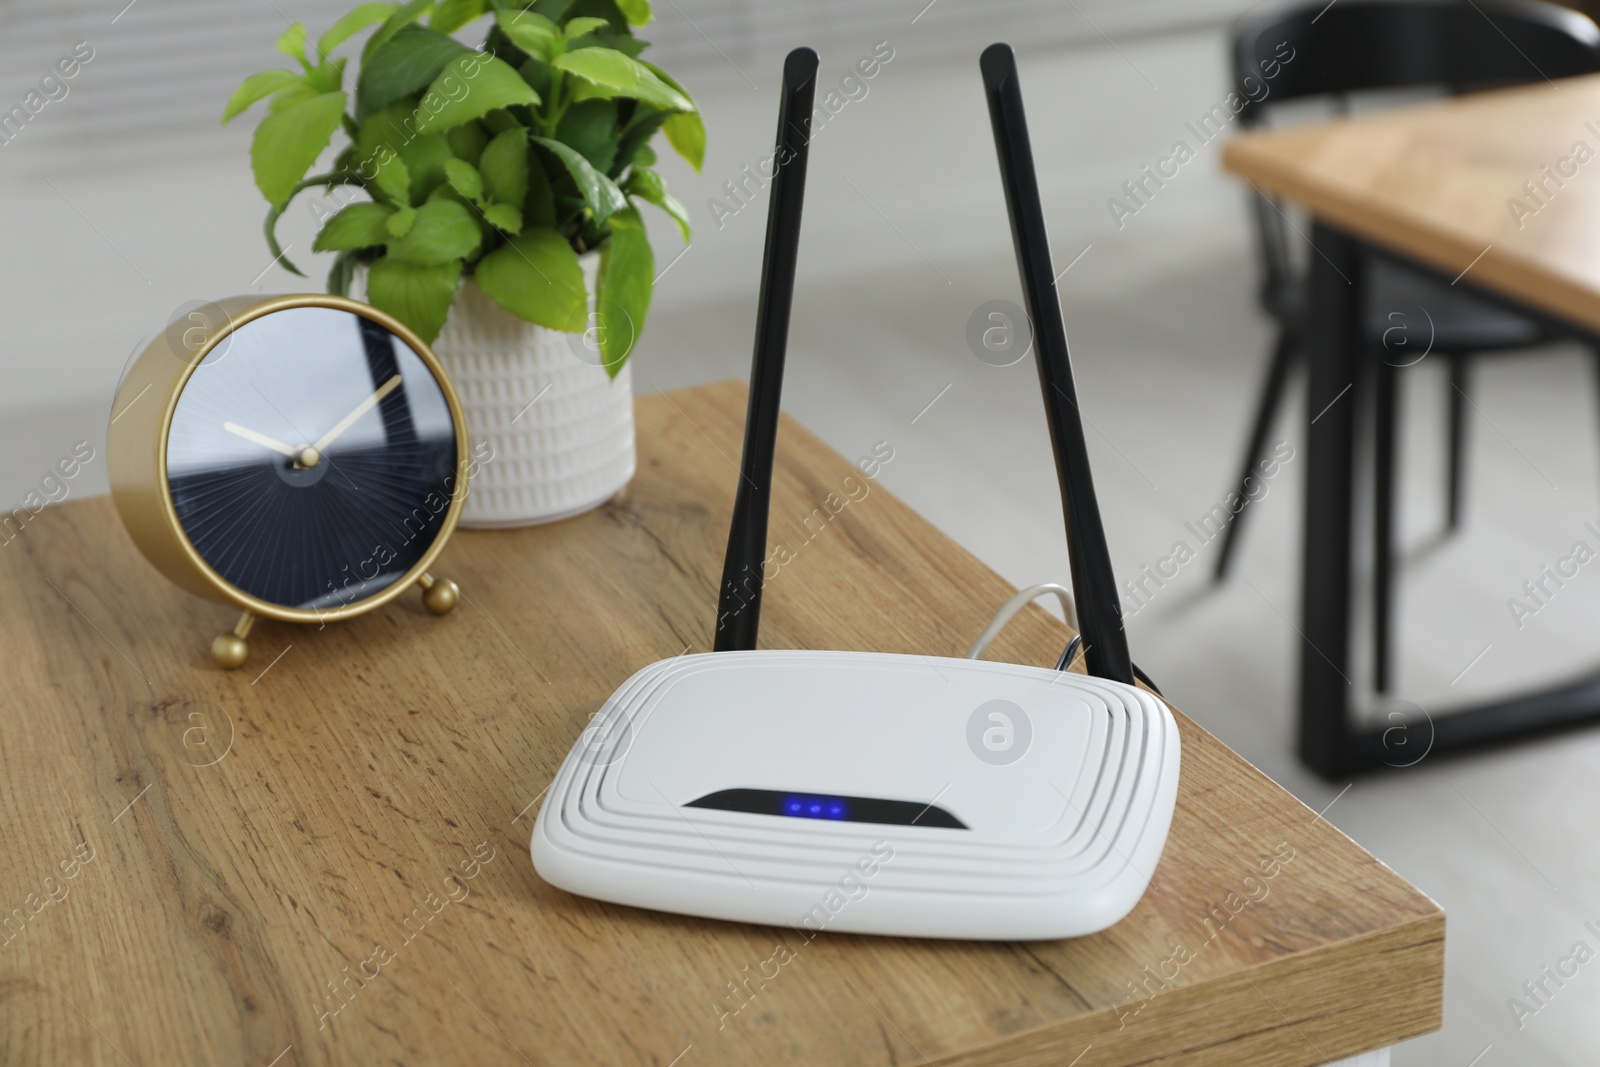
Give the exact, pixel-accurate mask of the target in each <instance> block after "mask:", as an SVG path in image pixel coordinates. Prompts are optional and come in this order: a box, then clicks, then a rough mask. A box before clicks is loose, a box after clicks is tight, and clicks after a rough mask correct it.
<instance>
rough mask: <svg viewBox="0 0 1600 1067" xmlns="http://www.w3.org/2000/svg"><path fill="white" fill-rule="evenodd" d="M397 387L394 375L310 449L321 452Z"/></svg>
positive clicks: (398, 381)
mask: <svg viewBox="0 0 1600 1067" xmlns="http://www.w3.org/2000/svg"><path fill="white" fill-rule="evenodd" d="M399 386H400V375H398V374H396V375H395V376H394V377H392V378H390V379H389V380H388V381H386V382H384V383H383V384H382V385H380V386H378V389H377V391H376V392H374V393H373V394H372V395H371V396H369V397H367V398H366V399H365V400H363V401H362V402H361V403H359V404H357V405H356V406H355V408H354V409H353V410H352V411H351V412H350V414H348V415H346V416H345V417H344V418H342V419H340V420H339V421H338V422H337V423H335V424H334V426H333V429H331V430H329V431H328V432H327V433H325V434H323V435H322V437H321V438H320V439H319V440H318V441H317V443H316V444H314V445H312V446H311V447H312V449H313V450H315V451H317V452H321V451H322V450H323V449H325V448H327V447H328V446H329V445H331V444H333V442H334V439H335V438H337V437H338V436H339V435H340V434H342V433H344V432H345V431H346V430H348V429H349V428H350V427H351V426H353V425H355V421H356V420H357V419H359V418H360V417H361V416H363V415H365V414H366V413H367V412H369V411H371V410H372V409H373V408H375V407H377V406H378V404H379V403H381V402H382V400H383V398H384V397H386V396H388V395H389V394H390V393H392V392H394V391H395V390H396V389H397V388H399Z"/></svg>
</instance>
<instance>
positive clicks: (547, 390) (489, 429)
mask: <svg viewBox="0 0 1600 1067" xmlns="http://www.w3.org/2000/svg"><path fill="white" fill-rule="evenodd" d="M597 260H598V256H592V255H591V256H585V257H584V268H585V274H587V275H588V282H589V291H590V293H593V292H594V271H595V266H596V261H597ZM433 351H434V353H435V354H436V355H437V356H438V357H439V361H440V362H441V363H443V364H444V368H445V371H446V372H447V373H448V374H449V375H450V379H451V381H452V382H454V383H455V387H456V392H457V393H459V394H460V396H461V406H462V408H463V409H465V411H466V415H467V429H468V431H469V432H470V434H471V436H472V443H473V448H474V450H475V451H476V450H477V449H478V448H479V447H480V446H481V445H482V444H485V443H486V444H488V446H489V447H490V449H492V452H491V453H490V455H489V456H487V457H485V458H484V459H483V460H482V461H481V462H479V463H478V464H477V465H476V467H475V468H474V470H473V474H472V480H471V482H470V483H469V484H468V486H467V503H466V507H465V509H464V510H463V511H462V513H461V525H462V526H477V527H501V526H531V525H534V524H536V523H541V522H554V521H555V520H557V519H565V518H568V517H570V516H572V515H578V514H581V513H583V512H585V511H590V510H592V509H594V508H597V507H599V506H600V505H601V504H604V503H605V502H606V501H607V500H609V499H611V497H612V496H613V495H614V494H615V493H616V492H617V490H619V489H621V488H622V487H623V486H624V485H627V484H628V480H629V479H630V478H632V477H633V471H634V466H635V462H636V457H635V453H634V442H633V386H632V384H631V383H632V377H631V375H630V373H629V368H628V366H627V365H626V364H624V365H623V368H622V371H621V373H619V374H618V375H617V377H616V379H615V380H613V379H612V378H611V377H610V376H609V375H608V374H606V371H605V368H604V367H601V366H598V365H597V364H596V363H593V362H588V361H586V360H585V359H580V358H579V357H578V355H577V354H576V352H585V353H586V354H587V351H586V350H585V349H584V347H583V338H582V337H579V336H574V335H571V334H565V333H559V332H557V331H555V330H550V329H546V328H545V327H543V326H535V325H534V324H533V323H530V322H525V321H524V320H522V319H519V318H517V317H516V316H515V315H513V314H511V313H510V312H509V311H507V310H505V309H504V308H502V307H501V306H500V305H499V304H496V303H495V302H494V301H493V300H491V299H489V297H487V296H485V295H484V293H483V290H481V289H479V288H478V286H477V284H476V283H474V282H472V281H470V280H468V281H466V282H464V283H463V284H462V286H461V289H460V291H459V292H457V293H456V300H455V304H454V306H452V307H451V309H450V317H449V319H447V320H446V321H445V324H444V329H443V330H442V331H441V332H440V333H439V337H438V339H437V340H436V341H435V342H434V343H433ZM591 358H597V357H591Z"/></svg>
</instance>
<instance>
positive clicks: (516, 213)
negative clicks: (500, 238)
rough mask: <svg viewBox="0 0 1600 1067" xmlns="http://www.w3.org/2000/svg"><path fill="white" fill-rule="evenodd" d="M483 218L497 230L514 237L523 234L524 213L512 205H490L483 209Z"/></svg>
mask: <svg viewBox="0 0 1600 1067" xmlns="http://www.w3.org/2000/svg"><path fill="white" fill-rule="evenodd" d="M483 217H484V218H485V219H488V220H489V224H490V225H491V226H493V227H495V228H496V229H500V230H504V231H506V232H507V233H509V234H512V235H516V234H519V233H521V232H522V212H521V211H520V210H518V209H517V208H515V207H513V206H512V205H510V204H490V205H489V206H488V207H486V208H484V209H483Z"/></svg>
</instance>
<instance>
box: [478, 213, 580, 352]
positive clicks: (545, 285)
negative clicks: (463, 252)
mask: <svg viewBox="0 0 1600 1067" xmlns="http://www.w3.org/2000/svg"><path fill="white" fill-rule="evenodd" d="M474 277H476V278H477V280H478V286H479V287H480V288H481V289H482V290H483V291H484V292H485V293H487V294H488V295H489V297H490V299H492V300H494V302H495V303H497V304H499V305H500V306H501V307H503V308H505V309H506V310H507V311H509V312H511V313H512V314H513V315H516V316H517V317H518V318H522V319H526V320H527V321H528V322H536V323H538V324H539V325H540V326H548V327H549V328H550V329H552V330H564V331H566V332H568V333H579V332H581V331H582V330H583V328H584V324H585V322H586V320H587V318H588V311H589V300H588V294H587V293H586V292H585V290H584V287H583V269H582V268H581V267H579V266H578V254H577V253H576V252H574V251H573V250H572V246H571V245H570V244H568V243H567V239H566V238H565V237H563V236H561V235H560V234H559V233H557V232H556V231H555V230H551V229H547V228H545V227H542V226H541V227H538V228H536V229H531V230H526V231H524V232H523V234H522V235H521V236H520V237H515V238H513V239H511V240H510V241H508V242H506V244H504V245H502V246H501V247H499V248H497V249H495V250H494V251H493V252H490V253H489V254H488V255H486V256H484V257H483V259H481V260H479V261H478V267H477V271H476V273H475V274H474Z"/></svg>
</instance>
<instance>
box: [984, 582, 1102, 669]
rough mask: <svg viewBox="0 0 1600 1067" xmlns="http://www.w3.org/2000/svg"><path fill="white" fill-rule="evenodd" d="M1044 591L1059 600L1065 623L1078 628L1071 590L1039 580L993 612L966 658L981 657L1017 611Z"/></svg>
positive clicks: (1076, 610)
mask: <svg viewBox="0 0 1600 1067" xmlns="http://www.w3.org/2000/svg"><path fill="white" fill-rule="evenodd" d="M1046 593H1054V594H1055V595H1056V598H1057V599H1058V600H1060V601H1061V610H1062V611H1063V612H1064V613H1066V616H1067V625H1068V626H1070V627H1072V628H1073V629H1074V630H1076V629H1077V628H1078V609H1077V608H1076V607H1074V606H1073V603H1072V590H1070V589H1068V588H1067V587H1066V586H1064V585H1057V584H1056V583H1055V582H1041V583H1040V584H1038V585H1030V586H1028V588H1026V589H1022V590H1019V591H1018V592H1017V595H1016V596H1014V597H1012V598H1011V599H1010V600H1008V601H1006V602H1005V603H1004V604H1001V605H1000V610H999V611H997V612H995V613H994V618H992V619H990V620H989V625H988V626H985V627H984V628H983V633H981V634H979V635H978V639H977V640H976V641H974V642H972V647H971V648H969V649H967V659H978V658H979V657H981V656H982V655H983V653H984V650H985V649H987V648H988V647H989V642H991V641H993V640H994V639H995V637H996V636H997V635H998V634H999V633H1000V631H1001V630H1004V629H1005V628H1006V624H1007V623H1009V622H1010V621H1011V620H1012V619H1013V618H1015V617H1016V614H1017V612H1019V611H1021V610H1022V609H1023V608H1025V607H1027V606H1028V605H1029V604H1031V603H1032V602H1033V601H1035V600H1037V599H1038V598H1039V597H1042V596H1044V595H1045V594H1046Z"/></svg>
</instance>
